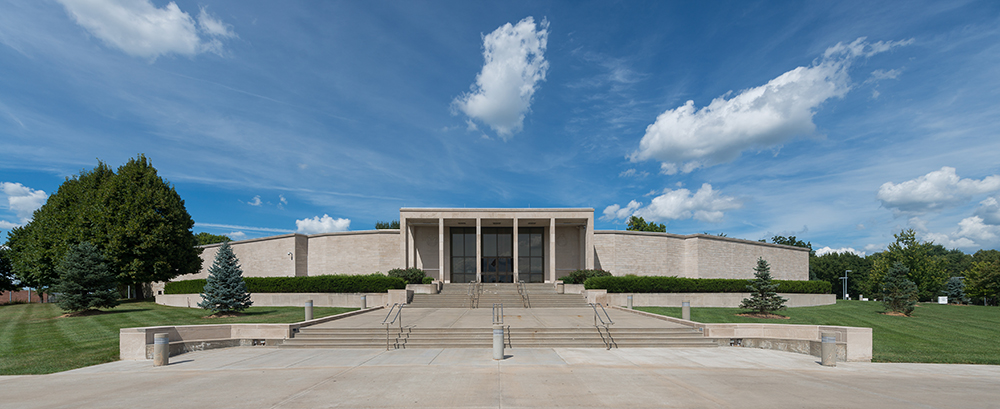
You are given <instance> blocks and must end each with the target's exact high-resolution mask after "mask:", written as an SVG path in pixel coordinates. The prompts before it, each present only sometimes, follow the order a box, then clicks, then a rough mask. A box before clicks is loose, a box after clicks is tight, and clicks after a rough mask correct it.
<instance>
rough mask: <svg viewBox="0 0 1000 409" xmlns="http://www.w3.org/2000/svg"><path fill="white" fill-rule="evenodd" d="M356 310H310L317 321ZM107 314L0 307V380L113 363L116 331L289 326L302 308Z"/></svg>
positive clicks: (145, 309)
mask: <svg viewBox="0 0 1000 409" xmlns="http://www.w3.org/2000/svg"><path fill="white" fill-rule="evenodd" d="M356 309H357V308H328V307H315V308H313V315H314V316H315V317H316V318H319V317H325V316H329V315H335V314H340V313H344V312H347V311H353V310H356ZM107 311H108V313H107V314H101V315H94V316H87V317H72V318H59V316H60V315H62V314H63V311H62V310H60V309H59V307H57V306H56V305H55V304H14V305H0V375H23V374H46V373H52V372H60V371H65V370H69V369H74V368H81V367H84V366H90V365H96V364H101V363H105V362H111V361H117V360H118V330H119V329H121V328H128V327H150V326H157V325H191V324H228V323H292V322H299V321H302V319H303V318H304V312H303V308H302V307H251V308H250V309H249V310H247V311H246V315H245V316H243V317H238V318H214V319H206V318H202V317H204V316H206V315H208V313H209V312H208V311H206V310H202V309H195V308H177V307H165V306H162V305H158V304H155V303H152V302H132V303H125V304H122V305H119V306H118V307H116V308H113V309H110V310H107Z"/></svg>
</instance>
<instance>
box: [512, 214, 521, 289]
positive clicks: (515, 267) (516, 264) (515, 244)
mask: <svg viewBox="0 0 1000 409" xmlns="http://www.w3.org/2000/svg"><path fill="white" fill-rule="evenodd" d="M511 240H512V243H511V244H513V245H514V249H513V250H514V252H513V254H514V266H513V267H514V282H515V283H516V282H517V280H518V278H519V277H518V274H517V269H518V264H519V263H518V262H517V258H518V257H517V256H518V251H517V216H514V237H512V238H511Z"/></svg>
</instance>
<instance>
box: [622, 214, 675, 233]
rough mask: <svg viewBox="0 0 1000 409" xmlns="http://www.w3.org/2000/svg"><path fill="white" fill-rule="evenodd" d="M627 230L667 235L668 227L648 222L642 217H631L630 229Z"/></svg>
mask: <svg viewBox="0 0 1000 409" xmlns="http://www.w3.org/2000/svg"><path fill="white" fill-rule="evenodd" d="M626 230H630V231H651V232H658V233H666V232H667V226H666V225H664V224H663V223H660V224H657V223H656V222H648V223H647V222H646V220H644V219H643V218H641V217H635V216H632V217H629V218H628V228H626Z"/></svg>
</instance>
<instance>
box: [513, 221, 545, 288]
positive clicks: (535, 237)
mask: <svg viewBox="0 0 1000 409" xmlns="http://www.w3.org/2000/svg"><path fill="white" fill-rule="evenodd" d="M544 232H545V230H544V228H543V227H519V228H518V229H517V276H518V280H523V281H524V282H526V283H541V282H544V281H545V268H544V264H545V254H544V252H543V251H542V249H543V248H544V246H542V235H543V233H544Z"/></svg>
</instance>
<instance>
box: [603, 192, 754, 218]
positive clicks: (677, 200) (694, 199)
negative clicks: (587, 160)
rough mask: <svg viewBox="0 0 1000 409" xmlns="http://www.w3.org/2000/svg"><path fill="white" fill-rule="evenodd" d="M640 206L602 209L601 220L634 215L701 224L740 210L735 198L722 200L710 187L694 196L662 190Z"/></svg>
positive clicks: (721, 196) (632, 202)
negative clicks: (730, 211) (647, 202)
mask: <svg viewBox="0 0 1000 409" xmlns="http://www.w3.org/2000/svg"><path fill="white" fill-rule="evenodd" d="M641 205H642V203H639V202H636V201H634V200H633V201H631V202H629V204H628V206H626V207H625V208H621V207H620V206H618V205H617V204H615V205H611V206H608V207H607V208H606V209H604V217H603V219H604V220H613V219H624V218H627V217H629V216H632V215H635V216H639V217H642V218H644V219H646V220H650V221H656V222H663V221H668V220H684V219H690V218H694V219H696V220H701V221H704V222H718V221H721V220H722V218H723V216H725V213H724V212H725V211H727V210H734V209H739V208H741V207H743V204H742V203H740V201H739V200H737V199H736V198H735V197H732V196H723V195H721V194H719V192H718V191H715V190H712V185H710V184H708V183H705V184H703V185H701V188H700V189H698V191H697V192H695V193H694V194H692V193H691V191H690V190H687V189H677V190H671V189H664V190H663V193H662V194H660V195H659V196H657V197H654V198H653V200H652V201H651V202H650V204H649V205H648V206H646V207H641Z"/></svg>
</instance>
